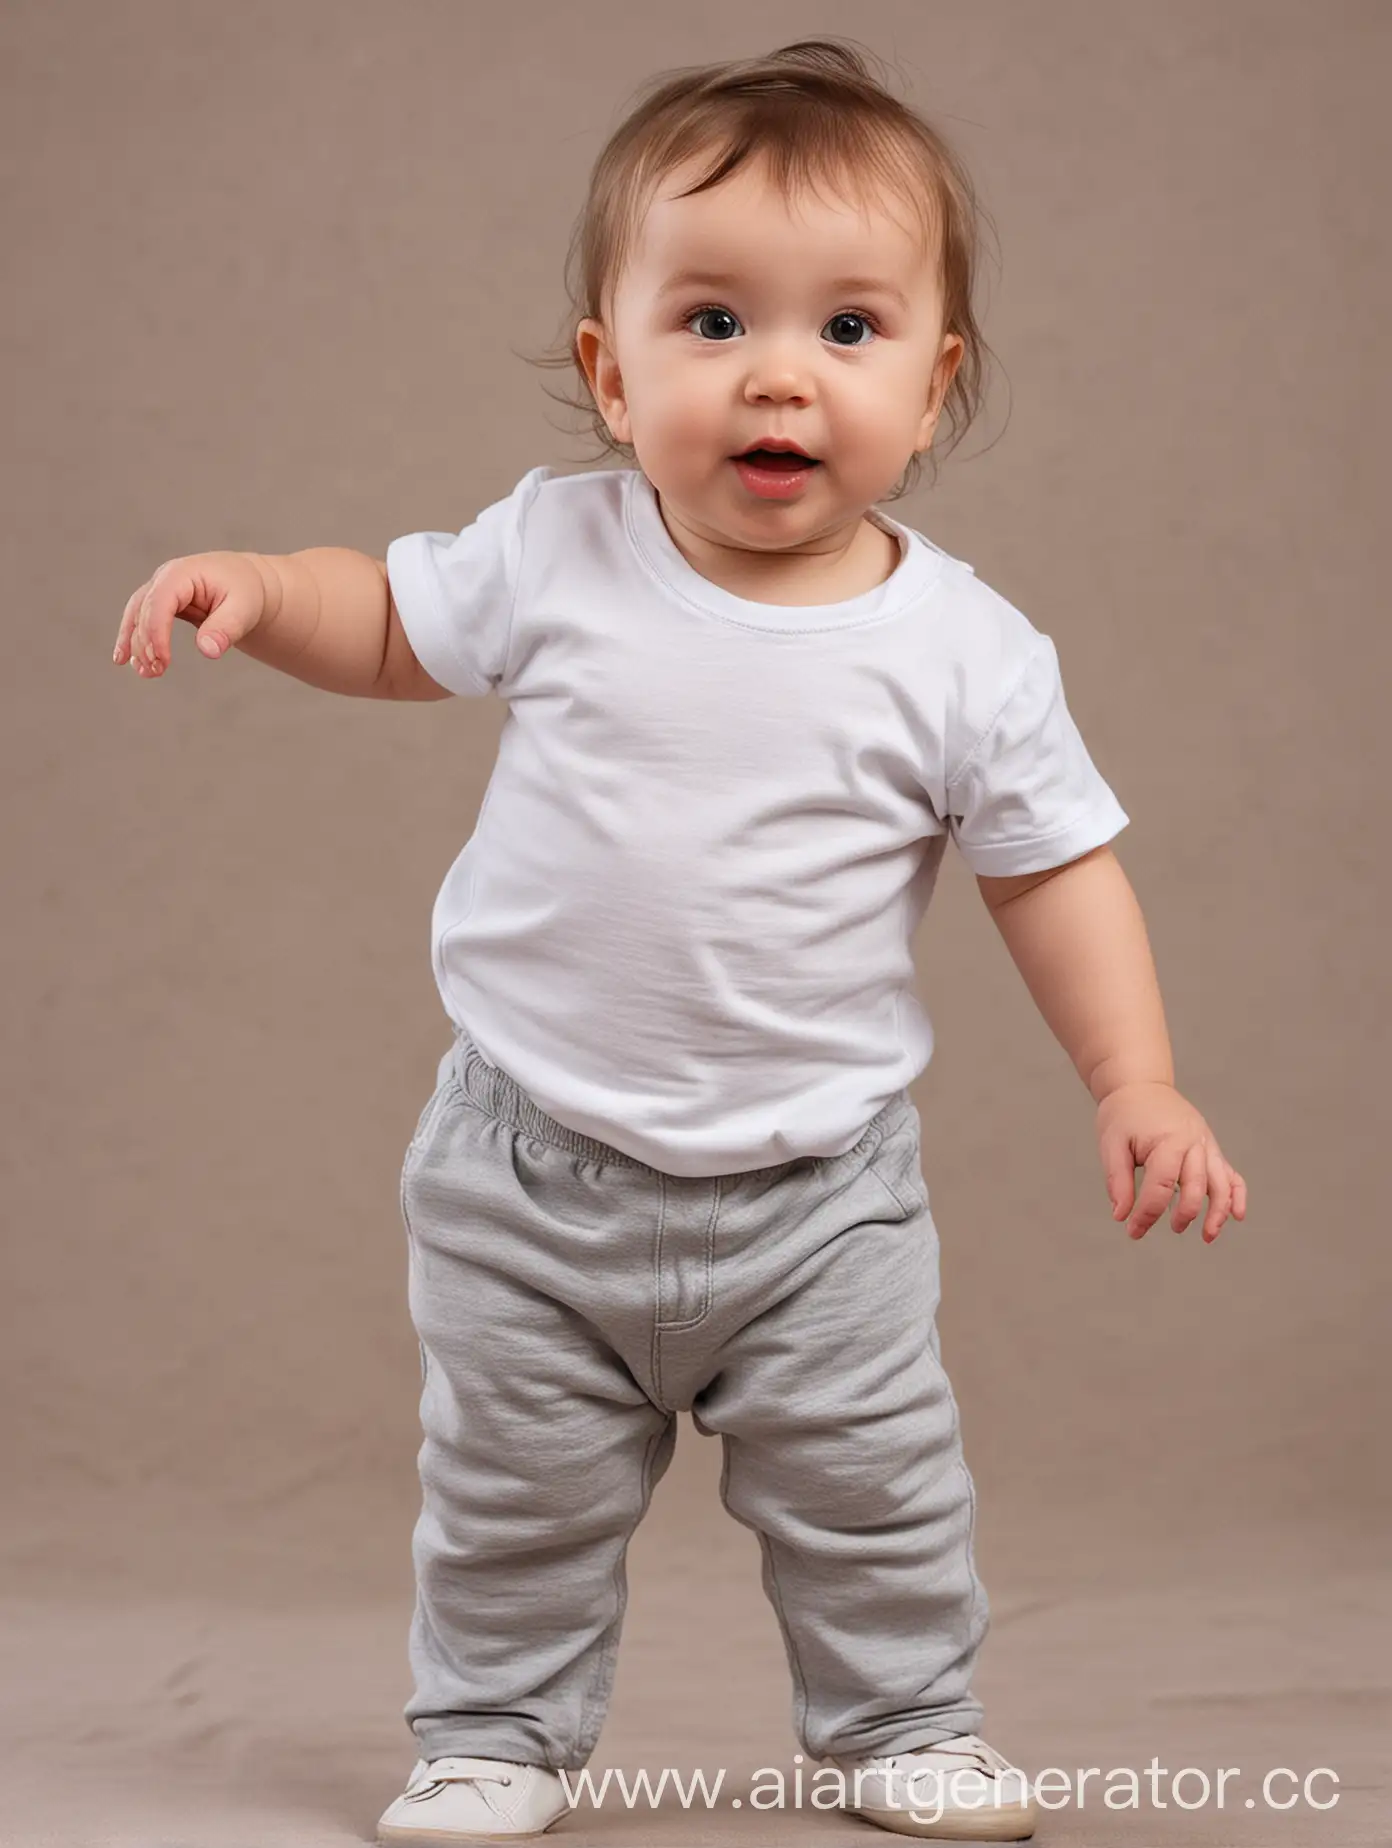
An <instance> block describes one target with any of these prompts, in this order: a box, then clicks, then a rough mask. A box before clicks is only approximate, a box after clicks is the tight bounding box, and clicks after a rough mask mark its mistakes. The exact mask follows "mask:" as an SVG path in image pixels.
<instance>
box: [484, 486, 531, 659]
mask: <svg viewBox="0 0 1392 1848" xmlns="http://www.w3.org/2000/svg"><path fill="white" fill-rule="evenodd" d="M541 479H542V478H541V471H540V470H539V469H538V471H537V479H536V480H535V481H534V482H533V483H532V486H531V492H530V493H529V494H528V495H527V498H526V500H525V501H524V502H523V503H522V507H521V510H520V511H519V513H518V516H517V574H516V576H515V577H514V578H513V580H512V596H511V597H510V599H509V600H508V613H507V625H506V628H505V629H504V631H503V666H502V673H501V674H500V675H499V682H500V684H501V682H502V681H505V680H508V679H510V678H511V669H512V624H513V618H514V616H515V615H516V614H517V598H518V594H519V592H520V591H521V588H522V561H523V558H524V557H525V545H524V541H525V538H526V533H527V515H528V514H529V513H530V512H531V508H532V502H533V501H534V500H535V499H536V497H537V494H538V493H539V492H540V489H541ZM491 690H492V691H495V692H496V691H497V689H496V688H493V689H491Z"/></svg>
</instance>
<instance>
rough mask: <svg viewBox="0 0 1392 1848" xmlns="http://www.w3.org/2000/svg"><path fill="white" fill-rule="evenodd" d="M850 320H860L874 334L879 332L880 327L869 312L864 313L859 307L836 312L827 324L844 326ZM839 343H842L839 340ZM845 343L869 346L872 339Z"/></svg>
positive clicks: (829, 325) (846, 343)
mask: <svg viewBox="0 0 1392 1848" xmlns="http://www.w3.org/2000/svg"><path fill="white" fill-rule="evenodd" d="M848 321H850V322H856V321H859V322H860V324H861V326H862V327H865V328H867V329H869V331H870V333H871V335H872V336H873V335H874V334H875V333H876V332H878V329H877V328H876V326H875V323H874V321H873V320H872V319H871V318H870V316H869V315H868V314H862V313H861V312H860V310H859V309H858V308H843V309H841V310H840V312H839V313H837V314H834V315H833V316H832V317H831V319H830V320H829V321H828V322H827V326H828V327H835V326H838V325H839V326H841V327H844V326H845V325H846V323H847V322H848ZM837 344H838V345H840V344H842V343H841V342H839V341H838V342H837ZM845 345H847V346H869V345H870V341H869V340H848V341H846V342H845Z"/></svg>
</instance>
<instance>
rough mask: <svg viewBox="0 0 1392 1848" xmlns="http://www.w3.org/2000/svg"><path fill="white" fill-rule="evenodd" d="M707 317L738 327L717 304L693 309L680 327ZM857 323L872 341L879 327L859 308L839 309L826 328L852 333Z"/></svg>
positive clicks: (721, 337) (720, 338)
mask: <svg viewBox="0 0 1392 1848" xmlns="http://www.w3.org/2000/svg"><path fill="white" fill-rule="evenodd" d="M708 315H709V316H712V317H713V318H714V319H715V321H716V322H717V324H722V323H723V324H725V325H726V326H728V325H729V324H730V323H733V324H734V326H735V327H738V326H739V322H738V320H736V318H735V316H734V315H732V314H731V313H730V310H729V309H728V308H722V307H720V306H719V305H718V304H712V305H709V306H707V307H705V308H693V309H692V310H691V312H690V314H688V315H685V316H683V318H682V326H683V327H690V325H691V323H692V322H693V321H702V320H704V319H705V318H706V317H707V316H708ZM857 322H859V323H860V325H861V326H862V327H864V328H866V329H867V330H868V331H869V332H870V334H871V336H872V339H873V337H875V336H877V335H878V333H879V327H878V324H877V323H876V321H875V318H874V316H873V315H869V314H866V313H864V312H863V311H862V310H861V309H859V308H842V309H840V310H839V311H838V312H837V313H836V314H834V315H833V316H832V317H831V319H830V320H829V321H828V322H827V326H828V327H839V328H840V329H841V330H842V331H844V330H845V328H846V326H847V324H848V323H849V324H850V325H851V328H852V332H854V326H855V323H857ZM705 337H706V336H703V335H700V334H698V335H697V338H698V339H702V338H705ZM710 338H712V339H714V340H715V341H717V342H724V341H725V340H727V339H728V334H727V333H726V332H724V331H722V332H720V333H717V334H713V335H711V336H710ZM833 344H834V345H837V346H840V347H843V348H845V347H861V346H869V345H870V344H871V341H870V340H856V339H851V340H845V341H843V340H836V341H834V342H833Z"/></svg>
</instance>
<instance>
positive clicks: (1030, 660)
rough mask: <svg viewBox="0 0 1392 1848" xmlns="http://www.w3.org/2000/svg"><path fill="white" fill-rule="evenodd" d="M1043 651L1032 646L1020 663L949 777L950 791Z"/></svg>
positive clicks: (1042, 638) (961, 776)
mask: <svg viewBox="0 0 1392 1848" xmlns="http://www.w3.org/2000/svg"><path fill="white" fill-rule="evenodd" d="M1036 633H1037V634H1039V636H1040V639H1041V641H1044V642H1047V641H1048V639H1049V638H1048V636H1047V635H1044V634H1043V633H1042V631H1036ZM1042 653H1043V650H1042V649H1041V648H1039V647H1037V646H1035V647H1032V648H1031V649H1030V650H1029V652H1028V653H1027V654H1026V656H1025V658H1024V660H1023V661H1022V662H1021V664H1020V671H1019V673H1018V674H1016V676H1015V678H1014V679H1013V680H1012V681H1011V683H1010V690H1009V691H1008V692H1007V693H1006V695H1005V698H1004V699H1003V700H1002V701H1001V702H1000V704H999V705H998V706H997V707H996V709H995V711H994V712H993V713H992V714H991V716H990V718H989V719H987V721H986V723H985V724H984V725H983V726H982V728H981V731H980V734H979V735H978V737H977V738H976V740H975V741H974V742H973V744H972V747H971V749H970V750H969V751H968V752H967V754H966V756H965V757H964V758H963V759H962V761H961V763H960V764H958V766H957V769H956V770H955V772H953V773H952V774H951V775H949V777H948V778H947V787H948V790H949V791H951V790H953V789H955V788H956V786H957V785H958V783H960V782H961V780H962V778H963V777H964V776H965V775H966V773H967V771H968V769H969V768H970V767H971V761H972V759H973V758H974V757H975V756H976V754H977V752H978V751H979V750H980V749H981V747H982V745H983V744H984V743H985V742H986V740H987V738H989V737H990V735H991V728H992V727H993V726H994V725H995V722H996V720H997V719H998V718H999V717H1000V715H1001V714H1002V713H1003V712H1004V711H1005V709H1006V707H1007V706H1008V705H1009V704H1010V702H1011V700H1012V699H1014V697H1015V695H1016V694H1017V693H1018V692H1019V690H1020V683H1021V681H1022V680H1023V679H1024V677H1025V675H1026V674H1027V673H1028V672H1029V670H1030V668H1031V667H1032V666H1033V665H1034V662H1035V659H1036V657H1037V656H1038V655H1040V654H1042Z"/></svg>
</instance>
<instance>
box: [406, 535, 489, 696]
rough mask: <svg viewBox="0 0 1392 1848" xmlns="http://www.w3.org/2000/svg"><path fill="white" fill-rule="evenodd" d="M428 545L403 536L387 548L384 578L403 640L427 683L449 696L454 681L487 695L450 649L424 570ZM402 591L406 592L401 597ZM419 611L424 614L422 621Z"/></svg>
mask: <svg viewBox="0 0 1392 1848" xmlns="http://www.w3.org/2000/svg"><path fill="white" fill-rule="evenodd" d="M429 543H430V539H429V536H428V535H427V534H425V533H405V534H403V535H402V537H401V538H399V539H393V540H392V542H391V544H390V545H389V546H388V547H387V560H386V562H387V577H388V579H389V581H390V583H391V591H392V597H393V599H394V601H395V603H396V607H397V611H398V613H399V614H400V617H401V626H402V628H403V629H404V630H405V631H406V640H407V641H408V642H409V643H410V644H411V652H412V654H414V655H415V657H416V659H417V660H418V661H419V662H420V664H421V666H422V667H423V668H424V669H425V671H426V673H427V674H429V675H430V677H431V679H432V680H437V681H439V683H440V685H441V686H442V687H448V688H449V690H450V692H451V693H456V694H457V693H459V692H460V691H461V689H460V688H459V686H457V685H456V681H458V680H463V681H465V682H467V684H468V690H469V691H470V692H471V693H491V692H492V691H493V683H492V682H491V681H489V680H483V679H480V677H479V676H478V675H477V674H475V673H474V672H473V670H472V669H471V668H470V667H469V666H468V664H467V663H466V662H465V661H464V660H462V659H461V657H460V656H459V655H458V654H456V652H455V650H454V649H453V648H452V647H451V645H450V640H449V629H448V627H447V625H446V624H445V622H444V620H443V618H442V617H441V613H440V605H439V600H438V599H437V597H436V595H435V586H434V582H433V580H432V577H431V574H430V573H429V572H428V571H427V570H426V569H425V566H424V548H425V547H426V546H427V545H429ZM402 591H405V592H406V595H405V596H404V597H403V596H402V594H401V592H402ZM422 610H424V611H425V612H426V617H425V620H424V621H422V620H421V614H422Z"/></svg>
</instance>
